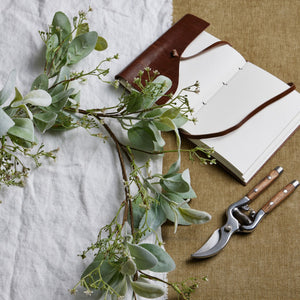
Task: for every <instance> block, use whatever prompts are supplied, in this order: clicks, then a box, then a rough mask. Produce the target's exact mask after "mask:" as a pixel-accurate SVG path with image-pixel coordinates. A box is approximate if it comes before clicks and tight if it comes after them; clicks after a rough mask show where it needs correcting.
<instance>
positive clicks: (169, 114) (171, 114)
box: [161, 107, 180, 119]
mask: <svg viewBox="0 0 300 300" xmlns="http://www.w3.org/2000/svg"><path fill="white" fill-rule="evenodd" d="M179 113H180V108H175V107H171V108H169V109H167V110H166V111H165V112H164V113H163V114H162V115H161V118H169V119H175V118H176V117H177V116H178V114H179Z"/></svg>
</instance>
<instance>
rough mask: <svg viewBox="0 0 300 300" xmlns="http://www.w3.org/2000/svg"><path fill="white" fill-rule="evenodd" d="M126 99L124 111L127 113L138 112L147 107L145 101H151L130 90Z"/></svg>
mask: <svg viewBox="0 0 300 300" xmlns="http://www.w3.org/2000/svg"><path fill="white" fill-rule="evenodd" d="M126 98H128V103H127V107H126V110H127V111H128V112H138V111H140V110H143V109H144V108H145V107H146V105H147V101H148V102H149V101H151V99H150V100H149V98H147V99H146V97H145V96H144V95H143V94H142V93H140V92H138V91H136V90H132V92H131V93H130V94H128V95H127V97H126ZM145 102H146V103H145Z"/></svg>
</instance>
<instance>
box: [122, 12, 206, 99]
mask: <svg viewBox="0 0 300 300" xmlns="http://www.w3.org/2000/svg"><path fill="white" fill-rule="evenodd" d="M208 26H209V23H207V22H206V21H204V20H202V19H200V18H198V17H196V16H194V15H191V14H187V15H185V16H184V17H183V18H182V19H180V20H179V21H178V22H177V23H176V24H174V25H173V26H172V27H171V28H170V29H169V30H168V31H167V32H165V33H164V34H163V35H162V36H161V37H160V38H158V39H157V40H156V41H155V42H154V43H153V44H152V45H150V46H149V47H148V48H147V49H146V50H145V51H144V52H142V53H141V54H140V55H139V56H138V57H137V58H136V59H135V60H134V61H132V62H131V63H130V64H129V65H128V66H127V67H126V68H125V69H124V70H123V71H121V72H120V73H119V74H117V75H116V79H123V80H125V81H127V82H128V83H129V84H130V85H131V86H133V87H134V88H137V86H135V84H134V83H133V80H134V78H135V77H137V76H138V73H139V71H141V70H144V69H145V68H146V67H150V68H151V70H152V72H153V71H155V70H157V71H159V73H160V74H161V75H165V76H167V77H168V78H170V79H171V80H172V87H171V88H170V90H169V91H168V92H169V93H175V92H176V90H177V86H178V76H179V62H180V57H181V55H182V53H183V51H184V50H185V48H186V47H187V46H188V45H189V44H190V43H191V42H192V41H193V40H194V39H195V38H196V37H197V36H198V35H199V34H200V33H201V32H202V31H204V30H205V28H206V27H208ZM145 77H146V74H145ZM145 79H146V78H143V77H142V80H145ZM166 101H167V99H166V97H165V98H161V99H160V100H159V101H158V104H162V103H164V102H166Z"/></svg>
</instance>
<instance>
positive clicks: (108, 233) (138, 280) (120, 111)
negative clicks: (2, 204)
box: [0, 12, 214, 299]
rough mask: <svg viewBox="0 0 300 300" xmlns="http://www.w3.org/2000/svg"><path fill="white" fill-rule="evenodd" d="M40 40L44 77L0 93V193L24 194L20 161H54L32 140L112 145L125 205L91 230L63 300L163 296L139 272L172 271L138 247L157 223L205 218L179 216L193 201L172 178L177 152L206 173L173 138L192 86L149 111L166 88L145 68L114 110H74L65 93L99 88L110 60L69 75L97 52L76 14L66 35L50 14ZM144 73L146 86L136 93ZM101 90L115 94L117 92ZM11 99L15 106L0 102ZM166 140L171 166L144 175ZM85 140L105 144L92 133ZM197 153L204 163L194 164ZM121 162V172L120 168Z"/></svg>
mask: <svg viewBox="0 0 300 300" xmlns="http://www.w3.org/2000/svg"><path fill="white" fill-rule="evenodd" d="M40 35H41V38H42V40H43V41H44V42H45V44H46V53H45V65H44V72H43V73H42V74H41V75H39V76H38V77H37V78H36V79H35V80H34V82H33V83H32V86H31V91H30V92H29V93H28V94H27V95H25V96H22V95H21V93H20V92H19V90H18V89H17V88H15V77H16V71H15V70H13V71H12V72H11V73H10V74H9V76H8V80H7V82H6V84H5V85H4V87H3V89H2V90H1V91H0V105H1V107H0V143H1V148H0V167H1V168H0V184H1V185H3V184H5V185H19V186H22V185H24V178H25V177H26V176H28V174H29V171H30V169H29V167H27V166H26V165H25V163H24V161H26V159H25V158H30V159H33V160H34V162H35V164H36V166H39V165H40V158H41V157H48V158H52V159H54V158H55V155H56V151H57V150H54V151H49V152H46V151H44V145H38V146H36V145H37V139H36V137H35V131H36V130H38V131H40V132H41V133H45V132H47V131H48V130H54V129H60V130H69V129H74V128H78V127H83V128H86V129H87V130H88V131H90V129H92V128H93V129H97V128H100V127H103V128H104V129H105V130H106V132H107V134H108V137H110V138H111V139H112V140H113V142H114V143H115V145H116V150H117V153H118V157H119V161H120V164H121V169H122V177H123V182H124V194H125V197H124V200H123V201H122V203H121V205H120V208H119V210H118V212H117V214H116V216H115V218H114V219H113V220H112V222H111V223H110V224H108V225H106V226H104V227H103V228H101V229H100V232H99V235H98V239H97V241H96V242H95V243H93V244H92V245H91V246H90V247H89V248H88V249H87V250H85V251H83V253H82V254H81V257H82V258H83V259H84V258H85V257H86V254H87V252H89V251H93V252H94V256H95V258H94V260H93V262H91V264H90V265H89V266H88V267H87V268H86V270H85V271H84V272H83V274H82V275H81V278H80V280H79V281H78V283H77V284H76V285H75V286H74V287H73V288H72V289H71V290H70V292H71V293H72V294H74V293H75V292H76V291H77V289H78V288H79V287H80V286H81V287H83V289H84V291H83V292H84V293H85V294H87V295H91V293H93V292H96V291H97V293H99V295H102V296H103V297H104V299H106V298H108V297H111V298H112V299H117V298H118V297H120V296H124V295H125V293H126V291H127V290H128V287H129V286H130V287H131V290H132V291H133V297H135V295H140V296H143V297H146V298H157V297H159V296H162V295H163V294H164V290H163V289H162V288H161V287H160V286H158V285H156V284H155V281H163V280H162V279H160V278H159V277H155V276H153V275H149V274H148V273H147V271H152V272H158V273H160V272H169V271H171V270H173V269H175V263H174V261H173V259H172V258H171V257H170V256H169V254H168V253H167V252H165V251H164V250H163V248H161V247H160V246H161V244H162V242H161V241H160V240H159V238H158V237H156V243H155V244H150V243H145V242H143V239H144V238H145V237H147V236H148V235H149V234H156V230H157V229H158V228H159V227H160V226H161V225H162V224H164V223H165V222H166V220H170V221H172V222H174V227H175V232H176V229H177V226H178V225H179V224H184V225H189V224H201V223H204V222H207V221H208V220H209V219H210V216H209V214H207V213H205V212H202V211H198V210H195V209H192V208H191V207H190V206H189V204H188V202H189V200H190V199H191V198H195V197H196V194H195V192H194V191H193V189H192V187H191V185H190V176H189V171H188V170H184V171H183V172H182V173H180V172H179V170H180V157H181V152H182V151H188V152H189V155H190V156H191V158H193V157H194V156H195V157H197V158H198V159H199V160H200V161H201V162H202V163H204V164H207V163H210V164H212V163H214V160H213V159H211V157H210V155H211V153H212V151H211V150H209V149H202V148H199V147H196V148H194V149H191V150H182V149H181V139H180V135H179V131H178V128H179V127H180V126H182V125H183V124H184V123H185V122H187V121H188V119H189V115H190V113H191V109H190V107H189V103H188V98H187V96H186V95H185V94H184V93H183V92H185V93H186V92H198V89H199V84H198V83H195V85H193V86H190V87H188V88H186V89H184V91H182V92H181V93H179V94H178V95H176V96H173V95H168V97H169V101H168V103H167V104H163V105H157V104H156V101H157V100H158V99H159V98H160V97H161V96H162V95H165V94H166V93H167V91H168V89H169V87H170V86H171V84H172V83H171V82H170V80H169V79H168V78H166V77H164V76H160V75H159V73H158V72H154V74H155V75H154V76H152V75H151V76H150V69H147V68H146V69H145V70H142V71H141V72H140V74H139V77H138V78H136V80H135V83H136V84H137V85H138V86H139V91H137V90H132V91H131V92H130V93H128V92H125V91H124V92H123V93H122V95H121V97H120V99H119V102H118V104H117V105H116V106H114V107H109V108H106V107H103V108H100V109H99V108H98V109H86V110H84V109H81V108H80V105H79V103H80V101H79V100H80V99H79V98H80V92H78V91H75V90H74V89H73V88H72V87H71V86H72V85H71V84H70V83H71V82H73V81H82V80H85V79H86V78H87V77H88V76H96V77H98V78H99V79H100V80H101V81H104V77H105V75H107V74H108V70H107V69H102V65H103V63H104V62H107V61H110V60H112V59H117V58H118V56H117V55H116V56H114V57H112V58H107V59H105V60H104V61H102V62H100V63H99V64H98V65H97V66H96V67H95V68H94V69H93V70H91V71H88V72H85V71H82V72H76V73H72V72H71V70H70V66H72V65H74V64H76V63H78V62H79V61H81V60H82V59H84V58H85V57H86V56H88V55H89V54H90V53H91V52H92V51H94V50H97V51H102V50H105V49H106V47H107V43H106V41H105V39H104V38H102V37H99V36H98V34H97V33H96V32H95V31H90V30H89V25H88V23H87V18H86V13H85V12H79V15H78V17H74V18H73V22H72V25H71V22H70V20H69V19H68V17H67V16H66V15H65V14H64V13H62V12H57V13H56V14H55V15H54V18H53V21H52V24H51V26H49V31H47V32H40ZM144 72H146V73H147V75H148V80H147V81H146V83H145V84H142V80H141V76H142V75H143V73H144ZM50 82H52V84H50ZM109 84H112V85H114V86H116V87H117V86H118V82H109ZM13 90H15V97H14V99H13V100H12V101H9V97H10V95H11V94H12V92H13ZM7 102H9V103H7ZM106 119H115V120H116V121H117V122H119V123H120V124H121V126H122V127H123V129H124V130H125V131H126V132H127V135H128V140H129V144H128V145H124V144H122V143H121V142H120V141H119V140H118V139H117V137H116V136H115V134H114V132H113V131H112V129H111V128H110V127H109V126H108V124H107V123H106ZM166 131H174V132H175V136H176V140H177V149H176V150H173V151H176V152H177V153H178V158H177V160H176V161H175V162H174V163H173V164H172V165H171V167H170V169H169V170H168V172H167V173H166V174H150V172H149V165H150V158H151V156H152V155H154V154H164V153H166V152H170V151H164V145H165V141H164V139H163V137H162V134H161V133H162V132H166ZM93 132H94V130H93ZM91 134H92V135H94V136H97V137H100V138H106V137H103V136H102V134H101V133H91ZM36 148H38V150H37V151H35V149H36ZM199 151H200V152H202V153H203V154H205V156H200V155H199ZM137 152H143V153H145V155H148V156H149V160H148V161H147V162H146V163H145V164H144V165H142V166H140V165H138V164H137V163H136V159H135V155H136V153H137ZM126 160H127V162H129V164H130V171H128V170H127V169H126V167H125V161H126ZM133 186H134V187H135V188H133ZM132 190H135V191H136V192H134V193H133V192H132ZM120 217H121V218H120ZM120 219H121V221H119V220H120ZM164 283H165V284H167V285H169V286H170V287H172V288H173V289H174V290H175V291H176V292H177V293H178V294H179V295H181V296H182V297H183V298H184V299H189V297H190V294H191V292H192V291H193V290H194V289H195V288H196V286H197V285H196V284H195V282H194V281H193V282H192V283H191V285H188V284H186V283H182V284H181V285H180V284H175V283H168V282H164Z"/></svg>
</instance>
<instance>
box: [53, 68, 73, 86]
mask: <svg viewBox="0 0 300 300" xmlns="http://www.w3.org/2000/svg"><path fill="white" fill-rule="evenodd" d="M70 74H71V70H70V68H69V67H67V66H63V67H62V68H61V69H60V71H59V74H58V76H57V79H56V81H55V83H59V82H61V81H64V80H68V79H69V78H70Z"/></svg>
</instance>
